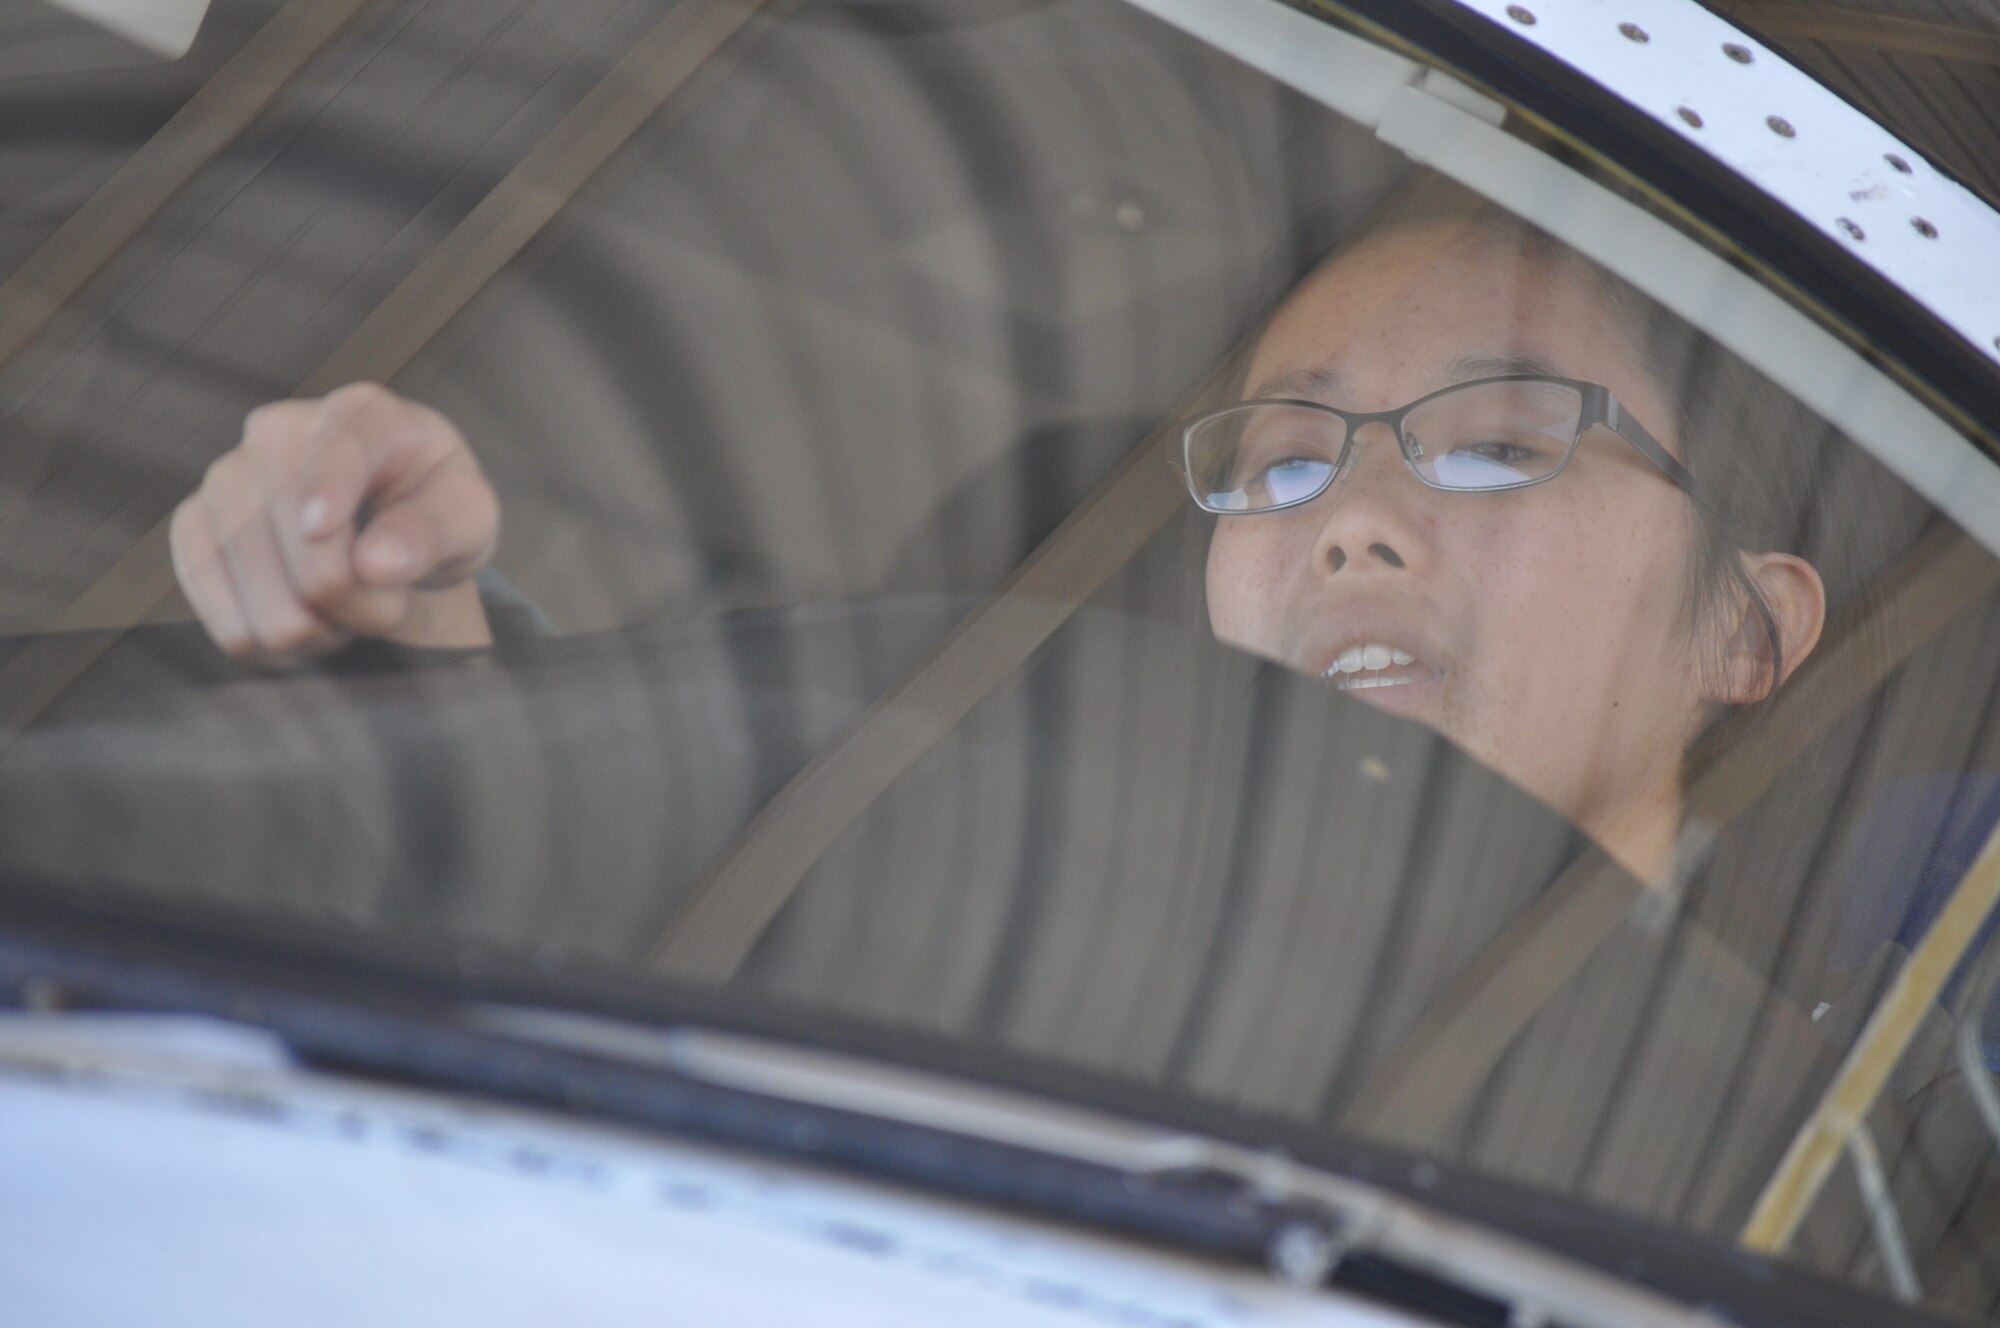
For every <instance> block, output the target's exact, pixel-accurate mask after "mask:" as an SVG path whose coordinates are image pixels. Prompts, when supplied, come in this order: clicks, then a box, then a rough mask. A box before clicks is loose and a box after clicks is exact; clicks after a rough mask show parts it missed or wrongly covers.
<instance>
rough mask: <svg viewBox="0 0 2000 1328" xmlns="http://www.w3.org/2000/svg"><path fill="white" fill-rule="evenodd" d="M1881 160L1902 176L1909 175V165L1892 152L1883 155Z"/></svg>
mask: <svg viewBox="0 0 2000 1328" xmlns="http://www.w3.org/2000/svg"><path fill="white" fill-rule="evenodd" d="M1882 160H1883V161H1886V162H1888V163H1889V165H1890V166H1891V167H1892V168H1893V169H1895V170H1897V171H1900V172H1902V173H1903V174H1904V175H1908V174H1910V163H1909V162H1907V161H1904V160H1903V159H1902V158H1901V157H1899V156H1897V155H1896V154H1895V153H1893V152H1885V153H1883V154H1882Z"/></svg>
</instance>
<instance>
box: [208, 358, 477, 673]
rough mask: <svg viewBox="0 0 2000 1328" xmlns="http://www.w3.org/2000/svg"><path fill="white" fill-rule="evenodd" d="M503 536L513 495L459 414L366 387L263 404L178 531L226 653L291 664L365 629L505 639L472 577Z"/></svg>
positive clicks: (392, 634) (461, 642)
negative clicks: (483, 459)
mask: <svg viewBox="0 0 2000 1328" xmlns="http://www.w3.org/2000/svg"><path fill="white" fill-rule="evenodd" d="M499 533H500V503H499V499H498V498H497V497H496V496H495V494H494V492H493V488H492V486H491V485H489V484H488V483H487V482H486V477H485V476H484V475H483V474H481V473H480V470H479V463H478V462H477V461H476V460H474V458H473V455H472V449H471V448H469V447H467V446H466V443H465V439H464V438H463V437H462V436H461V435H460V434H459V432H458V430H457V429H456V428H455V427H454V426H453V425H452V423H451V421H450V420H447V419H446V418H445V417H444V416H442V415H440V414H438V413H437V412H436V411H434V410H431V409H429V408H427V407H425V406H420V405H418V404H417V403H415V402H413V401H408V400H405V399H404V398H402V397H399V396H397V395H396V394H395V393H393V392H391V391H389V390H388V389H387V388H384V387H377V386H375V385H374V384H371V383H353V384H350V385H348V386H346V387H343V388H340V389H339V390H337V391H334V392H329V393H328V394H327V395H326V396H324V397H320V398H318V399H317V400H309V401H277V402H273V403H271V404H270V405H266V406H259V407H258V408H257V409H255V410H253V411H251V412H250V414H249V416H248V418H247V419H245V421H244V424H243V441H242V442H240V443H239V444H237V446H236V447H235V448H233V449H232V450H230V451H229V452H227V453H226V454H224V455H223V456H222V457H221V458H220V459H219V460H217V461H216V462H215V464H214V465H212V466H210V467H209V468H208V473H207V475H206V476H204V477H203V479H202V483H201V487H200V488H199V489H198V490H196V491H195V492H194V493H193V494H191V495H190V496H189V497H188V498H187V499H186V500H185V501H184V502H182V503H181V505H180V506H179V507H178V508H176V509H175V511H174V515H173V522H172V524H171V526H170V536H169V538H170V543H171V546H172V549H173V559H174V573H175V575H176V576H178V577H179V578H180V584H181V589H182V591H183V592H184V593H185V594H186V595H187V598H188V602H189V604H191V605H192V606H193V607H194V611H195V615H196V616H197V617H198V618H200V619H201V623H202V626H203V627H205V628H207V629H208V634H209V635H210V636H211V637H213V638H214V639H215V642H216V644H217V645H219V646H220V647H222V649H223V650H224V651H225V652H227V653H228V654H230V655H232V656H234V657H236V658H238V659H244V660H250V661H254V662H257V663H261V664H268V665H276V666H283V665H289V664H296V663H299V662H301V661H303V660H306V659H310V658H312V657H313V656H315V655H319V654H323V653H325V652H327V651H329V650H333V649H335V648H337V647H339V646H341V645H343V644H345V643H346V642H347V641H349V640H351V639H352V638H354V637H357V636H368V637H381V638H384V639H386V640H391V641H397V642H400V643H402V644H405V645H414V646H437V647H448V646H482V645H489V644H491V643H492V639H493V637H492V633H491V631H490V629H489V628H488V626H487V622H486V611H485V609H484V608H482V607H481V605H480V602H479V593H478V589H477V587H476V586H475V585H474V584H473V581H472V578H473V577H474V575H476V574H477V573H478V571H479V569H480V568H481V567H483V566H484V565H485V563H486V561H487V559H488V558H490V557H491V556H492V554H493V547H494V545H495V543H496V542H497V541H498V539H499Z"/></svg>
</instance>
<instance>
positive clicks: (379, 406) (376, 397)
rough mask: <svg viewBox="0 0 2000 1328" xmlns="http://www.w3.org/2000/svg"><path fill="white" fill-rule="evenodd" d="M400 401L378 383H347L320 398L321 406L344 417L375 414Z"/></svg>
mask: <svg viewBox="0 0 2000 1328" xmlns="http://www.w3.org/2000/svg"><path fill="white" fill-rule="evenodd" d="M400 400H401V398H400V397H398V396H397V395H396V394H395V393H394V392H391V391H390V390H389V389H388V388H386V387H384V386H382V384H380V383H369V382H359V383H349V384H347V385H346V386H344V387H336V388H334V389H333V391H331V392H329V393H327V394H326V395H325V396H324V397H321V398H320V401H321V403H322V404H323V406H324V407H325V408H326V409H328V410H332V411H337V412H339V413H341V414H344V415H361V414H376V413H379V412H380V411H381V410H383V409H384V408H385V407H388V406H391V405H393V404H395V403H397V402H399V401H400Z"/></svg>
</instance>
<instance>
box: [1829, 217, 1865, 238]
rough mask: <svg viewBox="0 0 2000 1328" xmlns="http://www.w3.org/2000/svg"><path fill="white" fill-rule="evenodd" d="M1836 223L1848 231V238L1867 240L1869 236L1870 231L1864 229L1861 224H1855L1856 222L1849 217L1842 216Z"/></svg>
mask: <svg viewBox="0 0 2000 1328" xmlns="http://www.w3.org/2000/svg"><path fill="white" fill-rule="evenodd" d="M1834 224H1835V225H1837V226H1839V227H1840V229H1842V230H1844V231H1846V232H1847V238H1848V239H1850V240H1865V239H1867V238H1868V232H1866V231H1864V230H1862V229H1861V228H1860V227H1859V226H1857V225H1855V224H1854V222H1853V221H1852V220H1850V219H1849V218H1847V217H1841V218H1840V219H1839V220H1838V221H1836V222H1835V223H1834Z"/></svg>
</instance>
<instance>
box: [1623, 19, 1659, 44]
mask: <svg viewBox="0 0 2000 1328" xmlns="http://www.w3.org/2000/svg"><path fill="white" fill-rule="evenodd" d="M1618 30H1619V31H1620V32H1622V33H1624V34H1625V35H1626V36H1627V37H1629V38H1631V39H1632V40H1633V41H1635V42H1648V41H1651V40H1653V39H1652V38H1651V37H1649V36H1647V35H1646V30H1645V29H1644V28H1642V27H1640V26H1639V25H1638V24H1637V23H1620V24H1619V25H1618Z"/></svg>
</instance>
